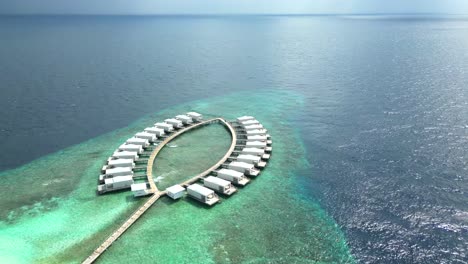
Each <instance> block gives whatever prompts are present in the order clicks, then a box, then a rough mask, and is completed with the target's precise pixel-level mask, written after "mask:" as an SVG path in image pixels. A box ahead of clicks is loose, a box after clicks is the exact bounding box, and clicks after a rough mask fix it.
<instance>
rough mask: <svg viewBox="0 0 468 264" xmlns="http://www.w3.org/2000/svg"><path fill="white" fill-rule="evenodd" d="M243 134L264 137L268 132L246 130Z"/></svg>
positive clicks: (264, 130)
mask: <svg viewBox="0 0 468 264" xmlns="http://www.w3.org/2000/svg"><path fill="white" fill-rule="evenodd" d="M245 133H247V136H257V135H259V136H266V134H267V133H268V131H267V130H266V129H252V130H247V131H246V132H245Z"/></svg>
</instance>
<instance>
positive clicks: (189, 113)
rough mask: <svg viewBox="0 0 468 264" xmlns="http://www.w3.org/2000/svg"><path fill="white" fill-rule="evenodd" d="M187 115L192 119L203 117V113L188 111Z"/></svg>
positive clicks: (196, 119)
mask: <svg viewBox="0 0 468 264" xmlns="http://www.w3.org/2000/svg"><path fill="white" fill-rule="evenodd" d="M187 115H188V116H190V117H191V118H192V119H193V120H194V121H201V120H202V119H203V115H201V114H199V113H197V112H188V113H187Z"/></svg>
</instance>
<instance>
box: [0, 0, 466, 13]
mask: <svg viewBox="0 0 468 264" xmlns="http://www.w3.org/2000/svg"><path fill="white" fill-rule="evenodd" d="M370 13H386V14H393V13H445V14H447V13H448V14H468V0H0V14H370Z"/></svg>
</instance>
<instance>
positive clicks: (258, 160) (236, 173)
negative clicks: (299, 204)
mask: <svg viewBox="0 0 468 264" xmlns="http://www.w3.org/2000/svg"><path fill="white" fill-rule="evenodd" d="M202 119H203V116H202V115H201V114H199V113H196V112H189V113H187V114H185V115H178V116H176V117H175V118H171V119H166V120H164V122H161V123H156V124H155V125H154V127H148V128H145V129H144V131H143V132H139V133H136V134H135V136H134V137H132V138H129V139H128V140H127V141H126V142H125V143H124V144H123V145H121V146H120V147H119V148H118V149H117V150H116V151H115V152H114V153H113V154H112V156H111V157H110V158H109V159H108V160H107V164H106V165H105V166H104V167H103V168H102V174H101V175H100V176H99V182H100V183H101V185H99V186H98V193H100V194H102V193H105V192H110V191H117V190H122V189H131V190H132V192H133V194H134V196H145V195H149V194H152V193H154V192H151V191H150V186H149V185H150V184H149V182H148V181H143V182H138V181H141V180H147V179H152V178H149V177H148V178H147V177H146V176H147V175H139V174H138V173H139V172H141V171H146V168H147V166H149V164H147V162H148V159H147V157H149V156H150V155H151V153H152V152H153V151H154V149H155V147H156V146H158V144H160V143H161V142H162V141H164V139H166V138H168V137H170V135H171V134H173V133H178V132H177V131H181V132H182V130H183V128H189V127H191V126H196V124H197V123H203V122H208V121H210V120H208V121H202ZM227 124H228V125H229V126H230V127H231V128H233V129H234V134H233V135H232V136H233V142H235V147H234V149H233V150H232V151H231V152H230V153H228V156H227V159H226V160H224V161H223V162H222V163H220V164H219V166H216V165H215V167H216V168H214V169H213V170H208V171H205V172H204V173H203V175H200V177H197V176H195V177H194V182H190V184H188V183H181V184H177V185H174V186H171V187H168V188H167V189H166V190H165V191H164V194H167V195H168V196H169V197H171V198H172V199H179V198H181V197H183V196H184V195H185V193H186V194H187V195H188V196H189V197H190V198H193V199H195V200H197V201H199V202H202V203H204V204H207V205H213V204H215V203H217V202H218V201H219V197H218V195H217V193H218V194H222V195H225V196H229V195H231V194H233V193H235V192H236V191H237V187H238V186H245V185H246V184H248V183H249V182H250V180H251V178H252V177H257V176H258V175H259V174H260V170H261V169H263V168H264V167H265V166H266V161H267V160H268V159H269V158H270V153H271V151H272V147H271V144H272V141H271V137H270V135H269V134H268V131H267V130H266V129H265V128H264V127H263V125H262V124H260V122H259V121H257V120H256V119H255V118H254V117H252V116H243V117H239V118H237V119H236V121H234V122H229V123H227ZM183 132H185V131H183ZM234 138H235V141H234ZM162 147H163V146H162ZM150 162H152V160H151V161H150ZM142 165H144V166H142ZM147 173H148V172H147ZM236 186H237V187H236Z"/></svg>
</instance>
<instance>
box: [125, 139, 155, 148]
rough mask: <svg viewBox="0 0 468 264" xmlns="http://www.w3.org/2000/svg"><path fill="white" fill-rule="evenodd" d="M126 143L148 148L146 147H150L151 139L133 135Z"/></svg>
mask: <svg viewBox="0 0 468 264" xmlns="http://www.w3.org/2000/svg"><path fill="white" fill-rule="evenodd" d="M125 144H126V145H140V146H142V147H143V148H146V147H148V146H149V145H150V143H149V141H148V140H147V139H143V138H136V137H132V138H129V139H127V141H125Z"/></svg>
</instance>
